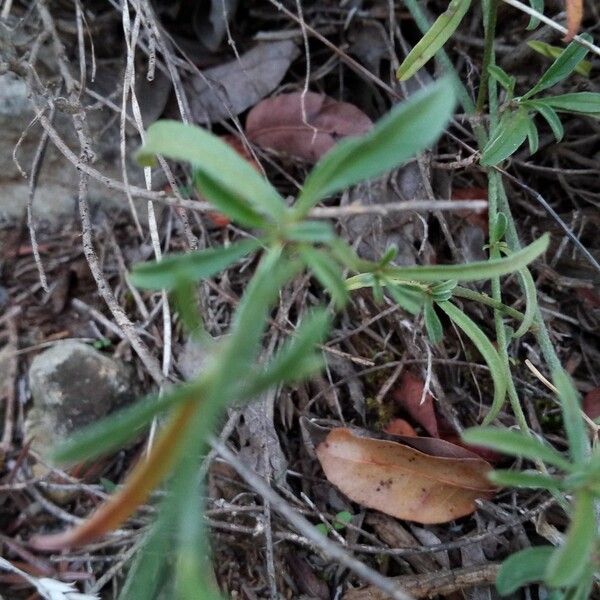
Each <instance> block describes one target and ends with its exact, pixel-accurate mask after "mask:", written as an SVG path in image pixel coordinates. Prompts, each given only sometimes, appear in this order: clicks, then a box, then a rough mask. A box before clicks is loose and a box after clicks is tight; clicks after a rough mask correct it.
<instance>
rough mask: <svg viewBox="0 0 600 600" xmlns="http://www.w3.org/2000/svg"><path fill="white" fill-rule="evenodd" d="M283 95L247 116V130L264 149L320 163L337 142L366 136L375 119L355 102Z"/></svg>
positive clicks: (309, 95)
mask: <svg viewBox="0 0 600 600" xmlns="http://www.w3.org/2000/svg"><path fill="white" fill-rule="evenodd" d="M304 111H305V117H306V119H304V118H303V106H302V93H301V92H295V93H293V94H281V95H279V96H275V97H274V98H267V99H266V100H263V101H262V102H260V103H259V104H257V105H256V106H255V107H254V108H253V109H252V110H251V111H250V112H249V113H248V118H247V119H246V133H247V135H248V137H249V138H250V140H252V141H253V142H254V143H255V144H257V145H258V146H261V147H262V148H269V149H270V150H276V151H278V152H283V153H285V154H288V155H290V156H296V157H298V158H302V159H304V160H307V161H310V162H316V161H317V160H318V159H319V158H320V157H321V156H323V154H325V153H326V152H327V151H328V150H330V149H331V148H332V147H333V146H334V145H335V144H336V142H338V141H339V140H340V139H342V138H344V137H348V136H355V135H362V134H364V133H366V132H367V131H369V129H371V127H372V126H373V122H372V121H371V119H369V117H368V116H367V115H366V114H365V113H363V112H362V111H361V110H360V109H358V108H357V107H356V106H354V105H353V104H348V103H347V102H338V101H337V100H334V99H333V98H330V97H329V96H324V95H321V94H316V93H314V92H308V93H307V94H305V95H304Z"/></svg>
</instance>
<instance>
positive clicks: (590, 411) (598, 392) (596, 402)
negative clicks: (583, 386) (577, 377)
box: [583, 387, 600, 421]
mask: <svg viewBox="0 0 600 600" xmlns="http://www.w3.org/2000/svg"><path fill="white" fill-rule="evenodd" d="M583 412H584V413H585V414H586V415H587V416H588V417H589V418H590V419H592V421H594V420H595V419H597V418H598V417H600V387H597V388H594V389H593V390H590V391H589V392H588V393H587V394H586V395H585V398H584V399H583Z"/></svg>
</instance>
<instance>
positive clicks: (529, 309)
mask: <svg viewBox="0 0 600 600" xmlns="http://www.w3.org/2000/svg"><path fill="white" fill-rule="evenodd" d="M517 273H518V274H519V278H520V279H521V289H522V290H523V291H524V293H525V314H524V315H523V320H522V321H521V324H520V325H519V328H518V329H517V331H515V333H514V335H513V337H515V338H520V337H522V336H523V335H525V334H526V333H527V332H528V331H529V330H530V329H531V326H532V325H533V322H534V321H535V316H536V314H537V309H538V302H537V291H536V289H535V281H534V280H533V277H532V276H531V273H530V272H529V269H528V268H527V267H524V268H523V269H519V270H518V271H517Z"/></svg>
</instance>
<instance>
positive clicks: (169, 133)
mask: <svg viewBox="0 0 600 600" xmlns="http://www.w3.org/2000/svg"><path fill="white" fill-rule="evenodd" d="M155 154H161V155H162V156H164V157H166V158H171V159H174V160H182V161H188V162H190V163H191V164H192V166H193V167H194V169H195V170H196V171H197V172H201V173H202V174H203V175H204V176H206V177H208V178H209V180H210V182H211V184H212V185H213V186H216V185H218V186H219V188H220V189H221V190H223V191H225V192H227V193H228V194H229V195H231V196H232V197H234V198H237V199H243V200H245V201H246V202H247V203H248V204H249V205H250V206H254V208H255V209H256V210H258V211H259V212H260V213H262V214H263V215H265V216H268V217H271V218H273V219H279V218H281V217H282V216H283V214H284V213H285V212H286V206H285V203H284V201H283V199H282V198H281V196H280V195H279V194H278V193H277V191H276V190H275V188H274V187H273V186H272V185H271V184H270V183H269V182H268V181H266V180H265V179H264V178H263V177H261V176H260V175H259V174H258V173H257V172H256V171H255V170H254V168H253V167H252V166H251V165H250V163H249V162H248V161H246V160H244V159H243V158H242V157H241V156H240V155H239V154H238V153H237V152H236V151H235V150H233V148H231V147H230V146H229V145H228V144H226V143H225V142H224V141H222V140H221V139H219V138H218V137H216V136H215V135H213V134H211V133H209V132H208V131H206V130H204V129H200V128H199V127H194V126H192V125H186V124H184V123H180V122H178V121H168V120H165V121H157V122H156V123H153V124H152V125H151V126H150V127H149V128H148V131H147V133H146V143H145V144H144V146H143V147H142V148H141V149H140V150H139V151H138V153H137V160H138V161H139V162H140V164H142V165H144V166H152V165H153V164H154V155H155ZM208 191H209V192H210V191H211V190H208ZM208 200H212V199H211V198H210V197H208ZM219 208H222V207H221V206H220V207H219Z"/></svg>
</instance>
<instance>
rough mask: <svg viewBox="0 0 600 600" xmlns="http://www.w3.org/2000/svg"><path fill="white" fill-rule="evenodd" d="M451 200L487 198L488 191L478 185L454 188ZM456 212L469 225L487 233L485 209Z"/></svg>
mask: <svg viewBox="0 0 600 600" xmlns="http://www.w3.org/2000/svg"><path fill="white" fill-rule="evenodd" d="M451 199H452V200H487V199H488V191H487V190H486V189H485V188H480V187H468V188H454V189H453V190H452V198H451ZM456 214H457V215H459V216H461V217H463V218H464V219H465V221H466V222H467V223H469V225H474V226H475V227H479V228H480V229H482V230H483V231H484V233H485V234H486V235H487V232H488V213H487V210H483V211H473V210H459V211H456Z"/></svg>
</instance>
